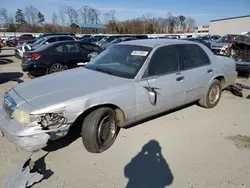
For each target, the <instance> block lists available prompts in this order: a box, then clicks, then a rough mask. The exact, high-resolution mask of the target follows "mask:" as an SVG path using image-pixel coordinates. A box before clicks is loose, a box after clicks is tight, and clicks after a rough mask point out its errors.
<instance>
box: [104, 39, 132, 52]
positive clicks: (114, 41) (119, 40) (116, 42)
mask: <svg viewBox="0 0 250 188" xmlns="http://www.w3.org/2000/svg"><path fill="white" fill-rule="evenodd" d="M130 40H137V38H135V37H121V38H118V39H115V40H113V41H112V42H110V43H108V44H103V45H101V47H102V48H104V49H107V48H108V47H110V46H113V45H114V44H118V43H120V42H125V41H130Z"/></svg>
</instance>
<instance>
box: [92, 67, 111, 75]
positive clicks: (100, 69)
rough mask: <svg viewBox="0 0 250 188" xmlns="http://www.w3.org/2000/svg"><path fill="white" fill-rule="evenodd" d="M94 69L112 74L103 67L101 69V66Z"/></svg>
mask: <svg viewBox="0 0 250 188" xmlns="http://www.w3.org/2000/svg"><path fill="white" fill-rule="evenodd" d="M95 70H96V71H99V72H103V73H106V74H110V75H114V74H113V73H111V72H109V71H107V70H105V69H102V68H95Z"/></svg>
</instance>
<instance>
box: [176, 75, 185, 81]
mask: <svg viewBox="0 0 250 188" xmlns="http://www.w3.org/2000/svg"><path fill="white" fill-rule="evenodd" d="M184 78H185V77H184V76H180V77H177V78H176V81H177V82H179V81H182V80H184Z"/></svg>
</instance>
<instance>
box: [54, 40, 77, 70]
mask: <svg viewBox="0 0 250 188" xmlns="http://www.w3.org/2000/svg"><path fill="white" fill-rule="evenodd" d="M54 51H55V52H56V54H55V55H56V57H57V61H58V62H59V61H61V62H63V63H64V64H65V65H66V66H67V67H68V68H74V67H77V66H78V65H77V64H78V63H79V62H81V61H82V55H81V49H80V47H79V45H78V44H77V43H76V42H67V43H62V44H60V45H58V46H57V47H56V48H55V49H54Z"/></svg>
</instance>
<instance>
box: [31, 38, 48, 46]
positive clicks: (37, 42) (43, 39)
mask: <svg viewBox="0 0 250 188" xmlns="http://www.w3.org/2000/svg"><path fill="white" fill-rule="evenodd" d="M45 40H47V38H46V37H44V38H41V39H39V40H37V41H36V42H34V44H41V43H43V42H44V41H45Z"/></svg>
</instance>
